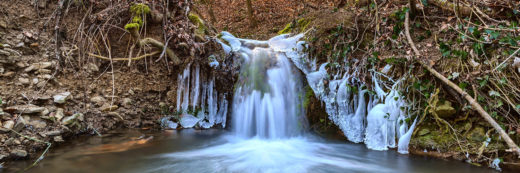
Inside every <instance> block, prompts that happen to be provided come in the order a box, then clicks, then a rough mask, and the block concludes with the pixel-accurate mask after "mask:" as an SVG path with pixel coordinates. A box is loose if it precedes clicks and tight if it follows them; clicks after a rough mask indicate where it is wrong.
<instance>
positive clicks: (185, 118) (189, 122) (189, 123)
mask: <svg viewBox="0 0 520 173" xmlns="http://www.w3.org/2000/svg"><path fill="white" fill-rule="evenodd" d="M199 121H200V119H199V118H197V117H195V116H193V115H190V114H183V115H181V117H180V121H179V122H180V124H181V126H182V127H184V128H193V127H194V126H195V125H197V123H198V122H199Z"/></svg>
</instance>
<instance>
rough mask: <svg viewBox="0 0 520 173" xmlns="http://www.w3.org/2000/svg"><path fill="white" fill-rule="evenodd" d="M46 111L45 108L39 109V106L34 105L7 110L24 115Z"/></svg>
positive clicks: (8, 108) (7, 110)
mask: <svg viewBox="0 0 520 173" xmlns="http://www.w3.org/2000/svg"><path fill="white" fill-rule="evenodd" d="M44 110H45V108H44V107H39V106H36V105H32V104H28V105H19V106H11V107H7V108H5V111H6V112H10V113H24V114H32V113H40V112H43V111H44Z"/></svg>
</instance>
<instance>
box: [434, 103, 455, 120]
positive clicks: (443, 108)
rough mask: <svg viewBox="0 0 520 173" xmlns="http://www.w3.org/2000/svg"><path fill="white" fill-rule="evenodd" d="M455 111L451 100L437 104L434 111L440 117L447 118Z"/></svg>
mask: <svg viewBox="0 0 520 173" xmlns="http://www.w3.org/2000/svg"><path fill="white" fill-rule="evenodd" d="M456 112H457V111H456V110H455V108H453V107H452V106H451V102H449V101H444V104H442V105H440V106H437V108H436V109H435V113H437V115H438V116H439V117H441V118H449V117H451V116H452V115H454V114H455V113H456Z"/></svg>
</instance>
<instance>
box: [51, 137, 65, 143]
mask: <svg viewBox="0 0 520 173" xmlns="http://www.w3.org/2000/svg"><path fill="white" fill-rule="evenodd" d="M53 140H54V142H65V141H64V140H63V137H61V136H54V138H53Z"/></svg>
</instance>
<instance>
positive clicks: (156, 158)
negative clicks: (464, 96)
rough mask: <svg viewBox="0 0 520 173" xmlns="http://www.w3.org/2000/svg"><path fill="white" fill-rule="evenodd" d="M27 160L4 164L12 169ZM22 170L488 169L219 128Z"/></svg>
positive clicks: (92, 140)
mask: <svg viewBox="0 0 520 173" xmlns="http://www.w3.org/2000/svg"><path fill="white" fill-rule="evenodd" d="M31 164H32V161H25V162H15V163H11V164H10V165H5V166H6V168H4V169H3V170H2V172H14V171H19V170H23V169H24V168H26V167H28V166H30V165H31ZM27 172H53V173H62V172H63V173H65V172H67V173H68V172H75V173H83V172H85V173H87V172H89V173H90V172H101V173H103V172H111V173H114V172H115V173H117V172H130V173H132V172H136V173H137V172H139V173H141V172H179V173H181V172H189V173H191V172H202V173H204V172H207V173H212V172H313V173H314V172H318V173H319V172H425V173H427V172H432V173H433V172H435V173H436V172H471V173H478V172H493V170H492V169H487V168H480V167H475V166H472V165H470V164H465V163H462V162H458V161H453V160H451V161H446V160H440V159H433V158H427V157H422V156H411V155H402V154H399V153H397V152H395V151H392V150H391V151H372V150H368V149H366V147H365V146H364V145H362V144H353V143H349V142H345V141H340V140H334V139H323V138H320V137H316V136H312V135H307V136H306V137H293V138H287V139H260V138H249V139H243V138H237V137H235V136H234V135H233V134H231V133H229V132H226V131H224V130H216V129H213V130H195V129H188V130H180V131H160V132H157V131H156V132H150V131H137V130H128V131H123V132H115V133H109V134H106V135H105V136H103V137H88V138H84V139H78V140H75V141H74V142H72V143H69V144H66V145H64V146H60V147H58V148H51V150H50V151H49V153H48V154H47V155H46V157H45V158H44V159H43V160H42V161H41V162H40V163H39V164H38V165H37V166H35V167H33V168H31V169H29V170H27Z"/></svg>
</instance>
